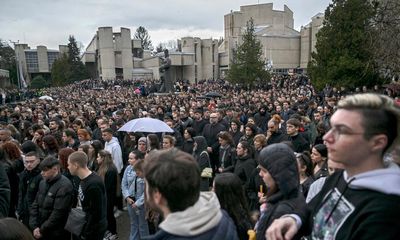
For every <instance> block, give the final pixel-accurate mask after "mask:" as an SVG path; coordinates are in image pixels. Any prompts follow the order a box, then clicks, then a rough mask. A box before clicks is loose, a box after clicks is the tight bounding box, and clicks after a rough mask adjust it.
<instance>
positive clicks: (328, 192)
mask: <svg viewBox="0 0 400 240" xmlns="http://www.w3.org/2000/svg"><path fill="white" fill-rule="evenodd" d="M330 124H331V129H330V130H329V131H328V132H327V133H326V134H325V136H324V141H325V143H326V146H327V149H328V155H329V159H330V160H332V161H333V162H336V163H340V164H342V165H343V167H344V169H343V170H338V171H336V172H335V173H333V174H332V175H331V176H330V177H328V178H327V179H326V180H325V184H324V186H323V187H322V189H321V191H320V192H319V193H318V195H316V196H315V197H314V198H313V199H312V200H311V202H310V203H309V204H308V205H307V208H303V209H302V207H301V206H298V207H297V208H296V210H295V211H294V212H293V214H290V215H285V216H283V217H281V218H279V219H278V220H276V221H275V222H274V223H273V224H272V225H271V226H270V227H269V229H268V230H267V233H266V237H267V239H269V240H276V239H292V238H293V237H295V235H296V234H297V235H296V237H297V236H299V235H301V236H307V235H310V236H311V238H312V239H398V236H400V221H399V219H398V218H399V216H400V205H399V202H400V168H399V166H398V165H397V164H396V163H394V162H391V161H389V162H386V161H383V157H384V155H385V153H388V152H390V151H391V149H392V148H394V147H396V146H397V145H398V142H399V131H400V108H399V107H398V106H397V105H396V104H395V102H394V101H393V99H391V98H389V97H387V96H384V95H377V94H372V93H366V94H357V95H352V96H348V97H346V98H345V99H343V100H341V101H340V102H339V103H338V110H337V111H336V112H335V113H334V114H333V115H332V117H331V119H330Z"/></svg>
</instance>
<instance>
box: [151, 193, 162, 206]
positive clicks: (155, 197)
mask: <svg viewBox="0 0 400 240" xmlns="http://www.w3.org/2000/svg"><path fill="white" fill-rule="evenodd" d="M162 199H163V197H162V195H161V193H160V192H159V191H154V192H153V200H154V203H155V204H157V205H160V204H161V202H162Z"/></svg>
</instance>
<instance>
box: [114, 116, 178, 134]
mask: <svg viewBox="0 0 400 240" xmlns="http://www.w3.org/2000/svg"><path fill="white" fill-rule="evenodd" d="M118 131H122V132H148V133H159V132H174V130H172V128H170V127H169V126H168V125H167V124H166V123H165V122H163V121H160V120H158V119H155V118H137V119H133V120H131V121H129V122H127V123H125V125H124V126H122V127H121V128H120V129H119V130H118Z"/></svg>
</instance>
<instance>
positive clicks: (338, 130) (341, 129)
mask: <svg viewBox="0 0 400 240" xmlns="http://www.w3.org/2000/svg"><path fill="white" fill-rule="evenodd" d="M329 133H332V136H333V138H334V139H335V141H337V140H338V139H339V137H340V136H342V135H362V134H364V133H363V132H362V133H359V132H352V131H351V130H350V129H348V128H347V127H345V126H334V127H332V128H331V129H329V131H328V132H327V133H326V134H325V135H328V134H329Z"/></svg>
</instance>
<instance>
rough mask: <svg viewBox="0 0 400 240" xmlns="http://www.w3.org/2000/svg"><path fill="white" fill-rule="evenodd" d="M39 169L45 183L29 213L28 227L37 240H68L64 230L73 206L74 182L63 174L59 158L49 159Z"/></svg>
mask: <svg viewBox="0 0 400 240" xmlns="http://www.w3.org/2000/svg"><path fill="white" fill-rule="evenodd" d="M39 168H40V169H41V170H42V176H43V180H42V181H41V182H40V184H39V191H38V193H37V195H36V199H35V201H34V202H33V204H32V208H31V210H30V213H31V214H30V219H29V224H30V226H31V229H33V236H34V237H35V238H37V239H39V238H40V239H43V240H45V239H49V240H50V239H57V240H69V239H70V238H71V237H70V235H69V234H68V232H67V231H65V230H64V226H65V223H66V222H67V218H68V213H69V211H70V209H71V205H72V200H73V199H72V197H73V196H74V194H73V187H72V183H71V181H70V180H69V179H68V178H66V177H65V176H63V175H62V174H61V173H60V162H59V161H58V159H57V158H54V157H51V156H50V157H47V158H46V159H44V160H43V161H42V162H41V163H40V165H39Z"/></svg>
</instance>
